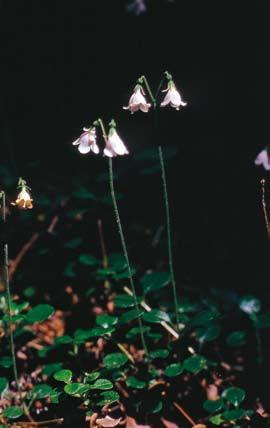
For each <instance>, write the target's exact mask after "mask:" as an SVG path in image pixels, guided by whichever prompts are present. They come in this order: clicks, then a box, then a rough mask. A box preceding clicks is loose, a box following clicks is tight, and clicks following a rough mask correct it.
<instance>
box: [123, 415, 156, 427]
mask: <svg viewBox="0 0 270 428" xmlns="http://www.w3.org/2000/svg"><path fill="white" fill-rule="evenodd" d="M126 428H151V427H150V425H138V424H137V422H136V421H135V419H134V418H131V417H130V416H128V417H127V424H126Z"/></svg>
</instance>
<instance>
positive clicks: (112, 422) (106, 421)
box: [96, 416, 121, 428]
mask: <svg viewBox="0 0 270 428" xmlns="http://www.w3.org/2000/svg"><path fill="white" fill-rule="evenodd" d="M120 421H121V418H119V419H113V418H111V417H110V416H105V418H100V419H97V420H96V424H97V425H99V426H101V427H106V428H107V427H108V428H110V427H116V426H117V425H119V422H120Z"/></svg>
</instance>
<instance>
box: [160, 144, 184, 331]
mask: <svg viewBox="0 0 270 428" xmlns="http://www.w3.org/2000/svg"><path fill="white" fill-rule="evenodd" d="M158 154H159V161H160V167H161V177H162V186H163V196H164V205H165V214H166V225H167V242H168V258H169V269H170V275H171V283H172V289H173V300H174V310H175V319H176V327H177V330H178V331H179V312H178V301H177V291H176V283H175V275H174V267H173V255H172V236H171V235H172V232H171V219H170V207H169V199H168V189H167V180H166V171H165V165H164V157H163V151H162V147H161V146H158Z"/></svg>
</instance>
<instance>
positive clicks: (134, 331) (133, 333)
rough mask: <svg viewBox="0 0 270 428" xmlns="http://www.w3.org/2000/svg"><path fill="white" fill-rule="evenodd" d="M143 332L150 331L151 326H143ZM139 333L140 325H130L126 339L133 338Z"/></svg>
mask: <svg viewBox="0 0 270 428" xmlns="http://www.w3.org/2000/svg"><path fill="white" fill-rule="evenodd" d="M142 330H143V332H144V333H146V334H148V333H149V332H150V331H151V327H149V326H143V328H142ZM140 333H141V329H140V327H132V328H131V329H130V330H129V331H128V332H127V334H126V338H127V339H134V338H135V337H136V336H138V335H139V334H140Z"/></svg>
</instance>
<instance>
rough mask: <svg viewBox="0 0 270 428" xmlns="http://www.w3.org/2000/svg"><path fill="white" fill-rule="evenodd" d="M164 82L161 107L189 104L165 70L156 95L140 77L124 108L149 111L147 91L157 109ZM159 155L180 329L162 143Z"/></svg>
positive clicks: (172, 278)
mask: <svg viewBox="0 0 270 428" xmlns="http://www.w3.org/2000/svg"><path fill="white" fill-rule="evenodd" d="M164 82H167V87H166V88H165V89H164V90H163V91H162V92H166V95H165V97H164V99H163V101H162V102H161V103H160V107H165V106H168V105H169V106H170V107H172V108H174V109H176V110H179V109H180V107H184V106H186V105H187V103H186V102H184V101H183V100H182V97H181V95H180V92H179V91H178V89H177V88H176V85H175V82H174V80H173V77H172V75H171V74H170V73H169V72H168V71H165V72H164V76H163V78H162V80H161V82H160V84H159V85H158V88H157V91H156V93H155V96H154V94H153V91H152V90H151V88H150V85H149V83H148V80H147V78H146V77H145V76H141V77H139V79H138V80H137V84H136V86H135V89H134V92H133V94H132V95H131V97H130V100H129V103H128V106H127V107H123V109H124V110H129V111H130V112H131V113H134V112H136V111H138V110H141V111H143V112H144V113H147V112H148V111H149V109H150V107H151V104H150V103H148V102H147V100H146V97H145V95H146V94H145V92H144V88H145V90H146V92H147V93H148V96H149V98H150V100H151V103H152V105H153V109H154V110H156V109H157V106H158V97H159V95H160V92H161V89H162V86H163V84H164ZM158 156H159V161H160V169H161V177H162V186H163V195H164V205H165V213H166V224H167V242H168V261H169V268H170V275H171V284H172V289H173V297H174V307H175V320H176V326H177V329H179V309H178V298H177V292H176V281H175V274H174V267H173V251H172V236H171V235H172V232H171V219H170V208H169V198H168V186H167V179H166V171H165V164H164V156H163V150H162V147H161V145H159V146H158Z"/></svg>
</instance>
